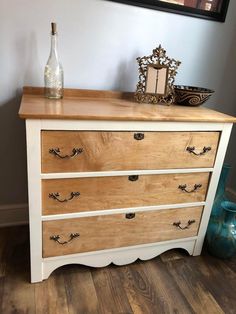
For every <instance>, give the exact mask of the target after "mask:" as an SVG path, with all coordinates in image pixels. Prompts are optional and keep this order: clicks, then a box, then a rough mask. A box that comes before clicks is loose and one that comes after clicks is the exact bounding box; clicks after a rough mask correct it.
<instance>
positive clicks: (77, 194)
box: [48, 192, 80, 203]
mask: <svg viewBox="0 0 236 314" xmlns="http://www.w3.org/2000/svg"><path fill="white" fill-rule="evenodd" d="M78 196H80V192H71V193H70V197H69V198H65V199H64V200H60V199H59V197H60V194H59V193H58V192H56V193H50V194H49V195H48V197H49V198H52V199H54V200H56V201H58V202H60V203H64V202H68V201H71V200H72V199H73V198H74V197H78Z"/></svg>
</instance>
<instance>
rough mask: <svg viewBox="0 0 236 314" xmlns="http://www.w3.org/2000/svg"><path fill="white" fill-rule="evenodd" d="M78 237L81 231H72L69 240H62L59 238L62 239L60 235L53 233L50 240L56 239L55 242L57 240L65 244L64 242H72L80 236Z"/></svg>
mask: <svg viewBox="0 0 236 314" xmlns="http://www.w3.org/2000/svg"><path fill="white" fill-rule="evenodd" d="M78 237H79V233H71V234H70V237H69V240H67V241H60V240H59V239H60V236H59V235H53V236H51V237H50V240H53V241H55V242H57V243H59V244H62V245H64V244H67V243H70V242H71V241H72V240H73V239H75V238H78Z"/></svg>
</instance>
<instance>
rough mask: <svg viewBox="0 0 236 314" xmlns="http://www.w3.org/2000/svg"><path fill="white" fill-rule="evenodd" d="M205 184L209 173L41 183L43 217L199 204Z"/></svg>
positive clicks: (81, 179)
mask: <svg viewBox="0 0 236 314" xmlns="http://www.w3.org/2000/svg"><path fill="white" fill-rule="evenodd" d="M131 179H132V180H135V179H136V181H130V180H131ZM208 181H209V173H188V174H161V175H141V176H137V177H135V176H131V177H129V176H116V177H91V178H76V179H52V180H51V179H50V180H43V181H42V192H43V214H44V215H50V214H62V213H72V212H82V211H96V210H104V209H113V208H129V207H141V206H152V205H162V204H180V203H189V202H201V201H204V200H205V196H206V192H207V187H208ZM195 184H197V185H198V184H200V185H201V187H197V188H195ZM184 185H186V188H185V190H186V191H187V192H186V191H185V190H182V189H181V188H180V187H179V186H184ZM192 190H195V191H192ZM191 191H192V192H191ZM188 192H189V193H188ZM72 193H77V195H76V194H75V195H74V196H73V194H72ZM65 200H67V201H65Z"/></svg>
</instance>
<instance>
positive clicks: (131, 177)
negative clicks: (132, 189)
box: [129, 175, 138, 181]
mask: <svg viewBox="0 0 236 314" xmlns="http://www.w3.org/2000/svg"><path fill="white" fill-rule="evenodd" d="M137 180H138V176H137V175H134V176H129V181H137Z"/></svg>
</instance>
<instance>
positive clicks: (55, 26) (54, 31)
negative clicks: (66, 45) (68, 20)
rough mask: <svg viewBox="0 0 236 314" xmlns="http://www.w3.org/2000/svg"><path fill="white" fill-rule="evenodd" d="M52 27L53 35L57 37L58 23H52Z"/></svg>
mask: <svg viewBox="0 0 236 314" xmlns="http://www.w3.org/2000/svg"><path fill="white" fill-rule="evenodd" d="M51 27H52V35H55V34H56V33H57V24H56V23H54V22H53V23H51Z"/></svg>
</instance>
